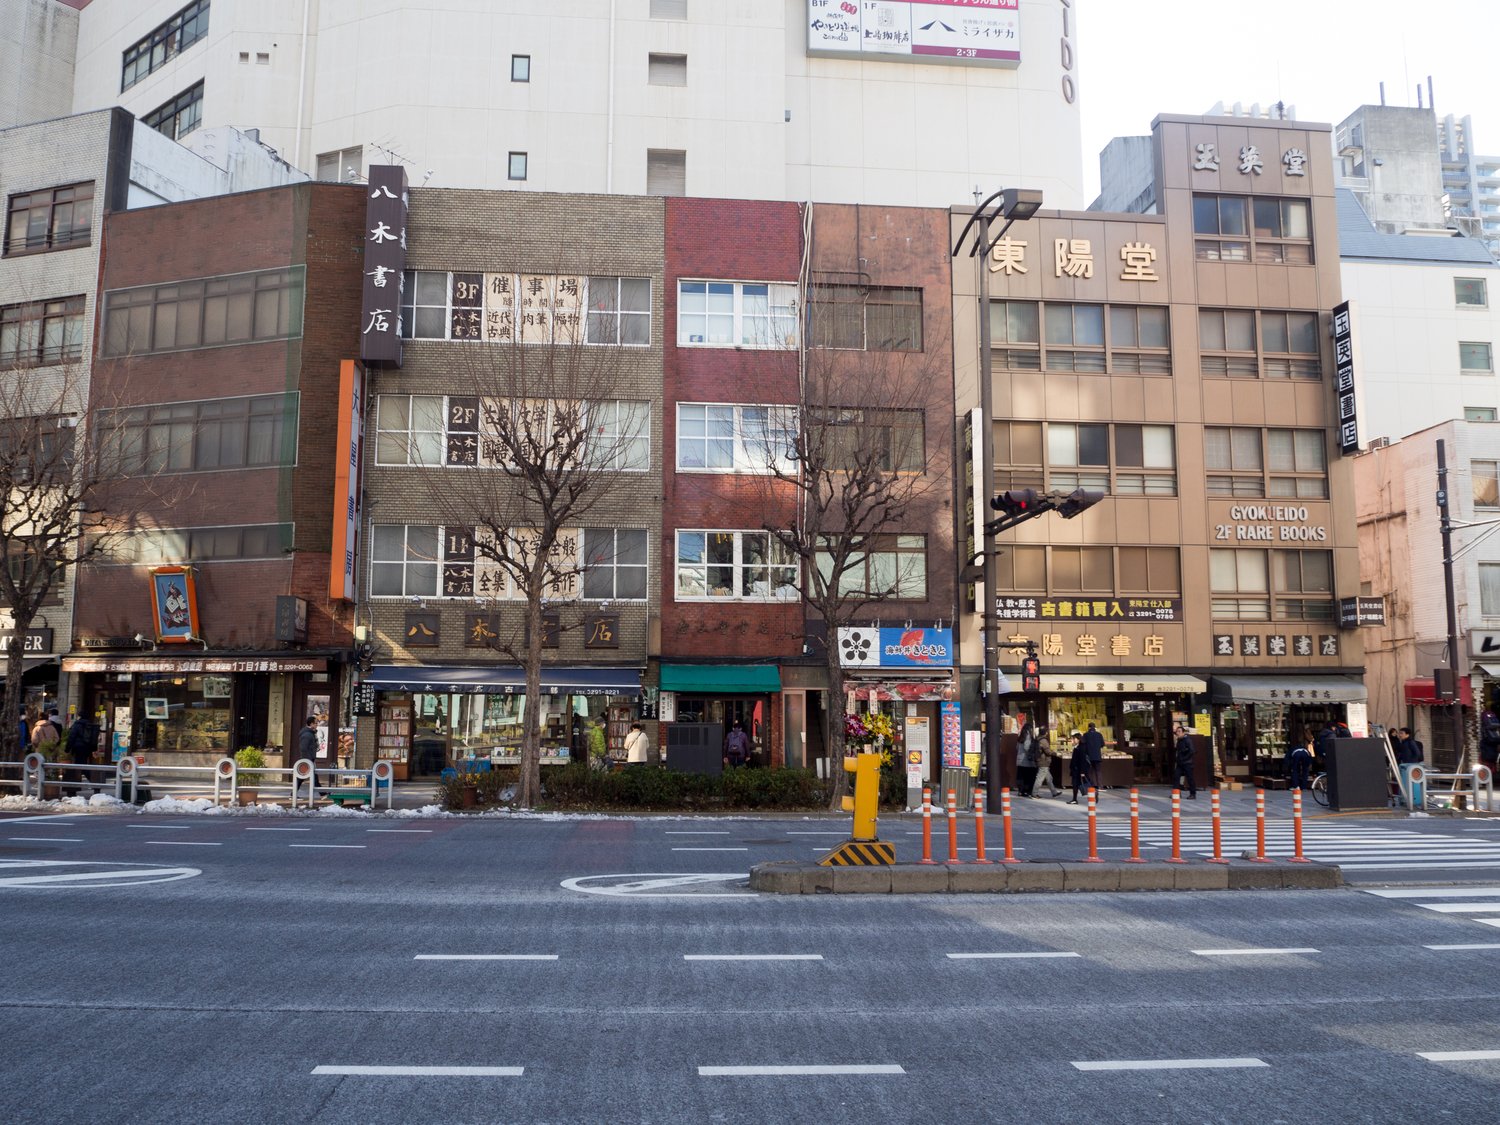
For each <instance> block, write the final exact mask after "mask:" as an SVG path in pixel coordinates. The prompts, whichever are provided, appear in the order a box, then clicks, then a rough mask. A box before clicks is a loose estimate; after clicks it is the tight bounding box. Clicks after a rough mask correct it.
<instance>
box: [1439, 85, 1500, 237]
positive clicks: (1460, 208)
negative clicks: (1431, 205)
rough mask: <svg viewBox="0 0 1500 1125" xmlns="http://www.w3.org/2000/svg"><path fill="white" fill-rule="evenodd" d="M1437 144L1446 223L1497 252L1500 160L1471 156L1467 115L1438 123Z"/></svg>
mask: <svg viewBox="0 0 1500 1125" xmlns="http://www.w3.org/2000/svg"><path fill="white" fill-rule="evenodd" d="M1438 141H1439V143H1440V145H1441V147H1442V158H1443V207H1444V210H1445V211H1446V212H1447V215H1448V221H1449V222H1450V223H1451V224H1453V225H1454V226H1456V227H1458V228H1459V229H1460V230H1462V231H1463V232H1464V233H1465V234H1467V235H1468V236H1469V237H1470V238H1478V239H1482V240H1484V242H1485V243H1486V244H1487V245H1488V246H1489V248H1490V249H1491V250H1492V251H1496V252H1500V156H1479V155H1477V154H1476V153H1475V151H1474V148H1475V144H1474V119H1473V118H1472V117H1470V116H1468V115H1467V114H1465V115H1464V116H1463V117H1458V118H1455V117H1454V115H1453V114H1451V113H1450V114H1448V116H1446V117H1444V118H1443V119H1442V121H1440V122H1438Z"/></svg>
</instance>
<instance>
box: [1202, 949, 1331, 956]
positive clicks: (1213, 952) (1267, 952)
mask: <svg viewBox="0 0 1500 1125" xmlns="http://www.w3.org/2000/svg"><path fill="white" fill-rule="evenodd" d="M1188 952H1190V953H1196V954H1197V955H1198V956H1199V957H1265V956H1275V955H1277V954H1284V953H1320V952H1322V951H1321V950H1318V949H1191V950H1189V951H1188Z"/></svg>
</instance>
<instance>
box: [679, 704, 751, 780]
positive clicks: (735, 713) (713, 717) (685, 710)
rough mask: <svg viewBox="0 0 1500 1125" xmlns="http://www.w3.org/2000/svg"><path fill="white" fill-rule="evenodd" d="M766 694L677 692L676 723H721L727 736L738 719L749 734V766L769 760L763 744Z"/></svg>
mask: <svg viewBox="0 0 1500 1125" xmlns="http://www.w3.org/2000/svg"><path fill="white" fill-rule="evenodd" d="M769 707H770V697H769V696H765V695H728V696H718V697H711V696H696V697H694V696H678V698H677V721H678V722H679V723H722V724H723V730H724V734H725V736H726V737H727V736H728V734H729V732H730V731H731V730H732V729H733V728H734V724H735V723H739V724H740V727H741V729H743V730H744V732H745V733H746V734H748V735H749V736H750V760H749V764H750V765H753V766H768V765H770V764H771V758H770V753H769V751H768V749H767V747H766V741H765V740H766V736H767V734H768V731H767V728H766V718H767V716H768V715H769V714H770V711H769Z"/></svg>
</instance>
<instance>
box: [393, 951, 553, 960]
mask: <svg viewBox="0 0 1500 1125" xmlns="http://www.w3.org/2000/svg"><path fill="white" fill-rule="evenodd" d="M557 957H558V955H557V954H556V953H418V954H417V955H416V956H415V957H413V958H412V960H413V961H556V960H557Z"/></svg>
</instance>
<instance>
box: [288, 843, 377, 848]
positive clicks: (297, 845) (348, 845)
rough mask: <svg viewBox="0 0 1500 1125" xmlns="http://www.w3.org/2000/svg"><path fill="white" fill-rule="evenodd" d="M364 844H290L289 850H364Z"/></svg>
mask: <svg viewBox="0 0 1500 1125" xmlns="http://www.w3.org/2000/svg"><path fill="white" fill-rule="evenodd" d="M365 846H366V845H364V844H288V845H287V847H289V848H364V847H365Z"/></svg>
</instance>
